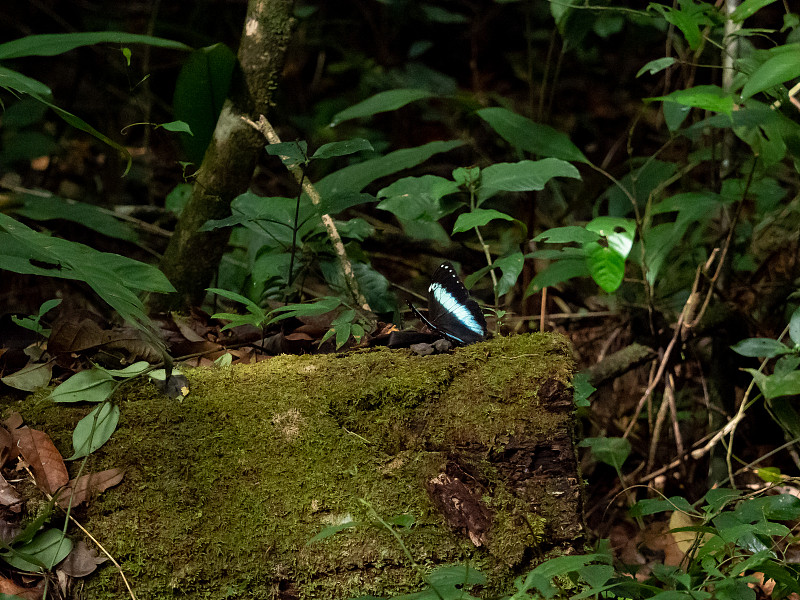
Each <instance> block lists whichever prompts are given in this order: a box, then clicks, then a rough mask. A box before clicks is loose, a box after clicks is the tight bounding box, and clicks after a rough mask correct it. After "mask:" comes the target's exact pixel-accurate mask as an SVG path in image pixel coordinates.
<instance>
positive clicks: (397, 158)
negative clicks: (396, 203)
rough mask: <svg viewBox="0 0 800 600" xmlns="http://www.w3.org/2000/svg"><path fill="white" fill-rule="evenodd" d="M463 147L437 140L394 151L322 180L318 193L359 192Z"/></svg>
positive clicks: (455, 141) (318, 185)
mask: <svg viewBox="0 0 800 600" xmlns="http://www.w3.org/2000/svg"><path fill="white" fill-rule="evenodd" d="M463 145H464V143H463V142H461V141H458V140H453V141H449V142H442V141H436V142H429V143H427V144H424V145H422V146H417V147H415V148H404V149H402V150H395V151H394V152H390V153H389V154H387V155H386V156H381V157H378V158H373V159H370V160H366V161H364V162H361V163H357V164H354V165H349V166H347V167H344V168H343V169H340V170H338V171H336V172H334V173H331V174H330V175H328V176H326V177H323V178H322V179H321V180H320V181H318V182H317V185H316V187H317V191H318V192H319V193H320V195H321V196H322V197H323V198H325V197H327V196H330V197H334V196H337V195H339V194H345V193H351V192H360V191H361V190H363V189H364V188H365V187H366V186H368V185H369V184H370V183H372V182H373V181H375V180H376V179H380V178H381V177H386V176H387V175H393V174H394V173H397V172H399V171H402V170H404V169H410V168H411V167H416V166H417V165H419V164H420V163H422V162H424V161H426V160H428V159H429V158H430V157H431V156H434V155H435V154H439V153H441V152H449V151H450V150H453V149H454V148H458V147H460V146H463Z"/></svg>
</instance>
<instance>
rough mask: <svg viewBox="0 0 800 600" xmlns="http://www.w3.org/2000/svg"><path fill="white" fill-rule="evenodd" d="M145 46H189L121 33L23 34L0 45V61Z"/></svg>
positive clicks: (176, 47)
mask: <svg viewBox="0 0 800 600" xmlns="http://www.w3.org/2000/svg"><path fill="white" fill-rule="evenodd" d="M104 43H109V44H147V45H149V46H157V47H160V48H173V49H175V50H191V47H190V46H187V45H186V44H184V43H181V42H176V41H174V40H167V39H164V38H159V37H153V36H151V35H139V34H136V33H124V32H121V31H91V32H86V33H44V34H40V35H27V36H25V37H23V38H19V39H17V40H13V41H11V42H5V43H4V44H0V60H7V59H10V58H22V57H23V56H56V55H58V54H63V53H64V52H69V51H70V50H74V49H75V48H80V47H81V46H93V45H95V44H104Z"/></svg>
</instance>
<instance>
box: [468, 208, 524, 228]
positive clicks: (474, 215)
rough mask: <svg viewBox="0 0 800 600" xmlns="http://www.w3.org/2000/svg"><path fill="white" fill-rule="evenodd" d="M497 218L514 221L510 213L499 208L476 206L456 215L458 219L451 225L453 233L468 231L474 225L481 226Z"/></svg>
mask: <svg viewBox="0 0 800 600" xmlns="http://www.w3.org/2000/svg"><path fill="white" fill-rule="evenodd" d="M497 219H500V220H503V221H516V219H515V218H514V217H512V216H511V215H507V214H506V213H503V212H500V211H499V210H494V209H488V210H487V209H483V208H476V209H474V210H471V211H470V212H467V213H462V214H460V215H458V219H456V223H455V225H453V233H460V232H463V231H469V230H470V229H473V228H474V227H483V226H484V225H486V224H487V223H489V222H491V221H494V220H497Z"/></svg>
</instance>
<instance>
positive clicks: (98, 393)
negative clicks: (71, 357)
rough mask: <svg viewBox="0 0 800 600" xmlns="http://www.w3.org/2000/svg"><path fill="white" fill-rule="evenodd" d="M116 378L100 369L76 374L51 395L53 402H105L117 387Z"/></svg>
mask: <svg viewBox="0 0 800 600" xmlns="http://www.w3.org/2000/svg"><path fill="white" fill-rule="evenodd" d="M116 385H117V384H116V382H115V381H114V378H113V377H112V376H111V375H110V374H109V373H107V372H106V371H104V370H102V369H98V368H94V369H88V370H86V371H80V372H79V373H75V375H73V376H72V377H70V378H69V379H67V380H66V381H65V382H64V383H62V384H61V385H59V386H58V387H57V388H56V389H54V390H53V391H52V392H51V393H50V399H51V400H52V401H53V402H103V401H104V400H106V399H107V398H108V397H109V396H110V395H111V393H112V392H113V391H114V388H115V387H116Z"/></svg>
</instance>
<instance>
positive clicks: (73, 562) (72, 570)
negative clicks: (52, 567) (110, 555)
mask: <svg viewBox="0 0 800 600" xmlns="http://www.w3.org/2000/svg"><path fill="white" fill-rule="evenodd" d="M107 560H108V559H107V558H106V557H105V556H98V555H97V551H96V550H94V549H93V548H90V547H89V546H88V545H87V544H86V542H84V541H83V540H79V541H78V542H76V543H75V545H74V546H73V547H72V551H71V552H70V553H69V554H68V555H67V558H65V559H64V562H62V563H61V564H60V565H58V570H59V571H61V572H64V573H66V574H67V575H69V576H70V577H86V576H87V575H89V574H90V573H92V572H93V571H94V570H95V569H96V568H97V565H101V564H103V563H104V562H106V561H107Z"/></svg>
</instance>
